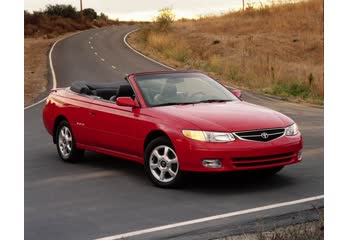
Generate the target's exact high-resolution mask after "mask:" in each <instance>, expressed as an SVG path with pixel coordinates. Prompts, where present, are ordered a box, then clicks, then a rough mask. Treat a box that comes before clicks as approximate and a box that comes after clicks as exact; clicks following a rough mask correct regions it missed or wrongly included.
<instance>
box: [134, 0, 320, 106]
mask: <svg viewBox="0 0 350 240" xmlns="http://www.w3.org/2000/svg"><path fill="white" fill-rule="evenodd" d="M323 8H324V4H323V0H309V1H302V2H300V1H298V2H295V1H293V2H284V3H281V2H279V3H278V4H277V3H275V4H274V3H272V4H271V3H270V4H260V5H259V6H248V7H247V8H246V9H245V11H242V10H240V11H231V12H227V13H225V14H222V15H220V16H202V17H200V18H199V19H196V20H188V19H180V20H177V21H175V15H174V14H173V12H172V10H171V9H169V8H166V9H161V10H160V12H159V15H158V16H157V17H156V18H155V19H154V22H153V23H151V24H147V25H144V27H143V28H142V29H141V30H139V31H137V32H135V33H134V34H132V35H131V37H130V38H129V42H130V43H131V44H132V45H133V46H134V47H135V48H136V49H138V50H140V51H142V52H143V53H145V54H146V55H149V56H151V57H153V58H156V59H158V60H160V61H163V62H164V63H166V64H168V65H170V66H173V67H176V68H178V69H197V70H201V71H204V72H206V73H208V74H209V75H211V76H212V77H214V78H216V79H220V80H221V81H222V82H225V83H228V84H231V85H234V86H236V87H239V88H242V89H252V90H255V91H260V92H263V93H267V94H272V95H278V96H281V97H283V98H289V99H296V100H301V101H306V102H311V103H316V104H323V96H324V87H323V80H324V77H323V72H324V71H323V58H324V57H323V47H324V39H323Z"/></svg>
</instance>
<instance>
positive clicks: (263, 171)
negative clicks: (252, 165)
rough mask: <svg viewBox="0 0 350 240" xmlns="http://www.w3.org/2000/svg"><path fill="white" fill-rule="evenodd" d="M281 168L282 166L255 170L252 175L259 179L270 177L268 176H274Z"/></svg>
mask: <svg viewBox="0 0 350 240" xmlns="http://www.w3.org/2000/svg"><path fill="white" fill-rule="evenodd" d="M283 168H284V166H279V167H273V168H265V169H260V170H256V171H254V173H255V174H256V175H257V176H260V177H270V176H273V175H276V174H277V173H278V172H279V171H281V170H282V169H283Z"/></svg>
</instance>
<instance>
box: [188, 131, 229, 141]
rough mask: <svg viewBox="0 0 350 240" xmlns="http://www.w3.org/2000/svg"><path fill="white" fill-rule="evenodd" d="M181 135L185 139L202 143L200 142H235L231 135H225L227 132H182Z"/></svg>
mask: <svg viewBox="0 0 350 240" xmlns="http://www.w3.org/2000/svg"><path fill="white" fill-rule="evenodd" d="M182 134H183V135H184V136H185V137H188V138H191V139H194V140H198V141H202V142H231V141H234V140H235V137H234V136H233V134H232V133H227V132H207V131H193V130H183V131H182Z"/></svg>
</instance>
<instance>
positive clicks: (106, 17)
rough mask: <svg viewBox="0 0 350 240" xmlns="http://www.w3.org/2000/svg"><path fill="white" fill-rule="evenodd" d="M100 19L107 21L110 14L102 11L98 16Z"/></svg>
mask: <svg viewBox="0 0 350 240" xmlns="http://www.w3.org/2000/svg"><path fill="white" fill-rule="evenodd" d="M98 18H99V19H101V20H103V21H107V20H108V16H107V15H106V14H104V13H102V12H101V13H100V16H98Z"/></svg>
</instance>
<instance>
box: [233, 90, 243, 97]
mask: <svg viewBox="0 0 350 240" xmlns="http://www.w3.org/2000/svg"><path fill="white" fill-rule="evenodd" d="M230 91H231V92H232V93H233V95H235V96H236V97H238V98H241V97H242V92H241V90H238V89H231V90H230Z"/></svg>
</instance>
